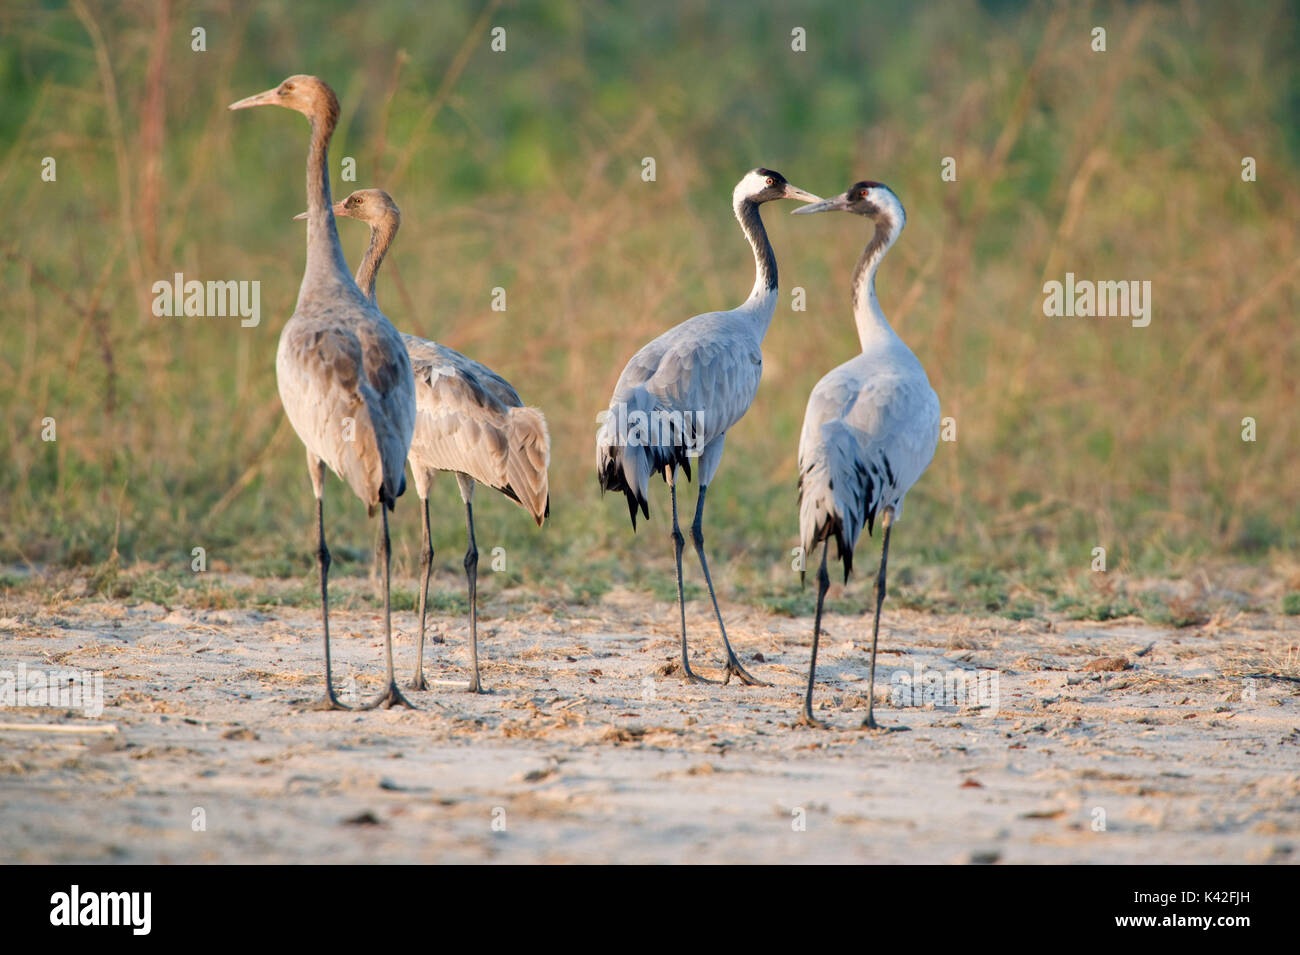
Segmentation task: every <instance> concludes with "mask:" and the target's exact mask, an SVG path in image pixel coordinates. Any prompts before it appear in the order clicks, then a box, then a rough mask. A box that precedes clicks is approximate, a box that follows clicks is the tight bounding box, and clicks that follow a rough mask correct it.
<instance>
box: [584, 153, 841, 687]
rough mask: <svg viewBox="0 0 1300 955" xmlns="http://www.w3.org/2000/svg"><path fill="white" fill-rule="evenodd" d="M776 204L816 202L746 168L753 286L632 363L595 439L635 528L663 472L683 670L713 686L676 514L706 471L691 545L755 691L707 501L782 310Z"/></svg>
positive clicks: (610, 485)
mask: <svg viewBox="0 0 1300 955" xmlns="http://www.w3.org/2000/svg"><path fill="white" fill-rule="evenodd" d="M774 199H800V200H803V201H805V202H813V201H816V199H817V197H816V196H814V195H812V194H811V193H807V192H804V191H803V190H802V189H798V188H796V187H795V186H793V185H791V184H790V183H789V182H788V181H787V180H786V178H785V177H784V176H783V175H781V174H780V173H779V172H776V171H774V170H771V169H764V168H758V169H753V170H750V171H749V172H747V173H746V174H745V175H744V177H743V178H742V179H741V180H740V182H738V183H737V184H736V187H735V189H734V190H733V191H732V195H731V205H732V210H733V211H734V212H735V215H736V219H737V220H738V221H739V222H740V228H741V231H742V232H744V234H745V238H746V239H747V240H748V241H749V244H750V247H751V248H752V249H753V252H754V269H755V278H754V287H753V289H752V291H751V292H750V294H749V298H747V299H746V300H745V302H744V303H743V304H742V305H740V306H739V307H738V308H734V309H731V310H730V311H726V312H706V313H704V314H703V315H696V316H695V317H694V318H690V319H687V320H686V321H685V322H682V323H681V324H680V325H678V326H676V327H675V328H672V329H669V330H668V331H666V332H664V333H663V334H662V335H660V336H659V337H658V338H656V339H655V340H654V341H652V342H650V344H648V345H646V346H645V347H644V348H642V349H641V350H640V351H638V352H637V353H636V354H635V355H634V356H632V360H631V361H629V362H628V363H627V367H625V368H624V369H623V373H622V374H621V375H620V376H619V379H618V383H617V385H615V387H614V395H613V398H612V399H611V400H610V404H609V411H608V412H607V413H605V414H604V415H603V420H602V423H601V426H600V429H599V430H598V432H597V435H596V473H597V476H598V478H599V481H600V487H601V490H602V492H603V491H622V492H623V494H624V495H625V497H626V499H627V507H628V513H629V515H630V517H631V519H632V529H633V530H634V531H635V530H636V520H637V511H638V509H639V510H640V511H641V514H642V515H643V516H644V517H646V518H648V517H649V516H650V506H649V500H648V496H647V494H648V489H649V481H650V476H651V475H652V474H660V475H661V476H662V477H663V479H664V481H665V482H666V483H667V484H668V489H669V496H670V499H671V502H672V519H673V529H672V542H673V555H674V558H675V560H676V565H677V605H678V609H679V611H680V615H681V632H682V648H681V653H682V673H683V676H684V678H685V679H686V680H687V681H688V682H692V683H693V682H712V681H708V680H704V679H703V678H702V677H699V676H697V675H696V674H695V673H694V672H693V671H692V670H691V665H690V659H689V657H688V655H687V648H686V600H685V597H684V595H683V592H682V550H683V548H684V546H685V540H684V538H683V537H682V532H681V527H680V526H679V524H678V518H677V469H678V468H679V467H680V468H681V469H682V471H683V473H684V474H685V475H686V477H687V479H688V480H689V479H690V477H691V469H692V468H696V469H697V477H696V480H697V482H698V484H699V493H698V497H697V499H696V503H695V520H694V522H693V523H692V524H691V540H692V542H693V543H694V544H695V553H696V555H697V556H698V557H699V560H700V568H701V569H702V570H703V571H704V580H705V582H706V583H707V584H708V586H709V597H710V598H711V599H712V601H713V612H714V615H715V616H716V618H717V621H718V630H719V631H720V632H721V634H722V644H723V647H724V648H725V650H726V677H725V679H724V680H723V682H724V683H728V682H730V681H731V678H732V677H733V676H735V677H737V678H739V679H740V681H741V682H742V683H745V684H748V685H759V684H761V682H762V681H760V680H758V679H756V678H755V677H753V676H752V675H751V674H749V673H748V672H747V671H746V670H745V668H744V667H743V666H741V665H740V661H739V660H738V659H737V658H736V654H735V652H734V651H733V650H732V648H731V643H730V642H729V641H728V640H727V630H726V627H725V625H724V624H723V622H722V612H721V611H720V610H719V609H718V597H717V594H716V593H715V591H714V588H713V579H712V577H711V576H710V575H709V564H708V560H707V558H706V557H705V554H704V498H705V494H706V493H707V492H708V489H709V484H710V483H711V482H712V481H713V477H714V475H715V474H716V473H717V470H718V465H719V463H720V462H721V461H722V449H723V444H724V442H725V441H726V437H727V432H728V430H729V429H730V428H731V427H732V425H734V424H735V423H736V422H737V421H739V420H740V419H741V418H742V417H743V416H744V414H745V412H746V411H747V410H749V406H750V404H752V403H753V401H754V396H755V395H756V394H757V393H758V382H759V378H760V377H761V375H762V369H763V353H762V344H763V337H764V336H765V335H766V334H767V329H768V326H769V325H770V324H771V322H772V316H773V314H774V312H775V310H776V302H777V271H776V256H775V255H774V254H773V252H772V244H771V242H769V241H768V238H767V230H766V229H764V227H763V220H762V217H761V216H760V215H759V206H760V205H762V204H763V203H765V202H771V201H772V200H774Z"/></svg>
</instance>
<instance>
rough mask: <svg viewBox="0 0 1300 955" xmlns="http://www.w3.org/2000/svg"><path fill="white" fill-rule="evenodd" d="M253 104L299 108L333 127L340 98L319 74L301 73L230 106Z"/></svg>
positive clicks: (311, 117)
mask: <svg viewBox="0 0 1300 955" xmlns="http://www.w3.org/2000/svg"><path fill="white" fill-rule="evenodd" d="M250 106H283V107H285V108H286V109H293V110H297V111H298V112H300V113H302V114H303V115H304V116H306V117H307V118H308V119H310V120H312V121H313V122H315V121H316V120H318V119H320V120H325V121H326V123H327V124H328V125H329V126H330V127H331V128H332V127H333V125H334V124H335V123H336V122H338V118H339V98H338V97H337V96H335V95H334V91H333V90H332V89H330V88H329V84H328V83H326V82H325V81H324V80H322V79H320V78H319V77H316V76H305V75H303V74H298V75H297V76H291V77H289V78H288V79H287V80H285V81H284V82H282V83H281V84H280V85H279V86H276V87H274V88H273V89H269V90H267V91H266V92H264V93H257V94H256V95H254V96H246V97H244V98H243V99H241V100H239V102H237V103H231V104H230V106H229V107H228V108H229V109H248V108H249V107H250Z"/></svg>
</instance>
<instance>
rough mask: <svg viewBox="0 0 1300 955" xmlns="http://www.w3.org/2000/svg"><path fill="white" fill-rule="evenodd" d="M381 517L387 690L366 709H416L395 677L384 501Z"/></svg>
mask: <svg viewBox="0 0 1300 955" xmlns="http://www.w3.org/2000/svg"><path fill="white" fill-rule="evenodd" d="M379 516H380V519H381V520H382V521H383V522H384V664H385V665H384V682H385V687H386V689H385V690H384V691H383V692H382V693H380V694H379V696H378V697H377V698H376V699H375V700H374V701H373V702H371V703H367V704H366V706H365V707H364V709H367V710H373V709H374V708H375V707H377V706H381V705H382V706H383V707H384V709H390V708H392V707H394V706H397V705H399V704H400V705H402V706H406V707H410V708H411V709H415V708H416V707H415V705H414V704H412V703H411V701H410V700H408V699H407V698H406V697H404V696H402V691H401V690H399V689H398V688H397V680H396V678H395V677H394V676H393V618H392V613H391V607H390V601H389V586H390V583H391V581H390V570H391V564H392V559H393V544H392V541H391V540H390V539H389V537H388V506H387V505H386V504H384V502H383V501H380V502H379Z"/></svg>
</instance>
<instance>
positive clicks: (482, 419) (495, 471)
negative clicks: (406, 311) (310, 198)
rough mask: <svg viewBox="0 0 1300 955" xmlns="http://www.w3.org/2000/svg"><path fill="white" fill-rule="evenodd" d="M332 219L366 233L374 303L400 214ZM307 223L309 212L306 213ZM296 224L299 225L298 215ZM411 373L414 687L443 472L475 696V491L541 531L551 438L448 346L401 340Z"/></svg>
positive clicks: (371, 196) (380, 206) (379, 200)
mask: <svg viewBox="0 0 1300 955" xmlns="http://www.w3.org/2000/svg"><path fill="white" fill-rule="evenodd" d="M334 214H335V215H336V216H346V217H348V218H351V219H358V220H360V221H361V222H364V223H366V224H367V225H369V226H370V246H369V247H368V248H367V249H366V255H365V258H364V259H363V260H362V262H361V265H360V266H359V267H358V268H357V285H358V286H360V288H361V290H362V291H363V292H364V293H365V294H366V296H367V297H368V298H369V299H370V301H372V302H374V301H375V278H376V276H377V275H378V274H379V266H380V265H381V264H382V263H383V261H384V256H385V255H387V254H388V248H389V246H390V245H392V242H393V239H394V238H395V237H396V236H397V230H398V228H399V227H400V226H401V224H402V213H401V211H400V210H399V209H398V208H397V204H396V203H395V202H393V199H392V197H391V196H389V195H388V193H386V192H384V191H383V190H382V189H358V190H357V191H356V192H354V193H352V195H350V196H348V197H347V198H346V199H344V200H342V201H341V202H339V203H338V204H337V205H335V206H334ZM304 215H305V213H304ZM298 218H303V216H302V215H300V216H298ZM402 339H403V341H405V343H406V348H407V351H408V352H409V353H410V356H411V367H412V369H413V371H414V373H415V408H416V416H415V437H414V438H413V439H412V441H411V450H410V453H409V455H408V460H409V461H410V464H411V473H412V474H414V475H415V490H416V493H417V494H419V496H420V502H421V505H422V506H423V508H424V546H423V548H422V554H421V559H422V561H423V566H422V569H423V584H422V586H421V589H420V638H419V646H418V649H417V652H416V658H415V676H414V678H413V679H412V680H411V683H410V686H411V688H412V689H415V690H423V689H427V688H428V684H427V683H426V682H425V679H424V630H425V606H426V603H427V601H428V596H429V574H430V572H431V570H432V567H433V543H432V537H431V533H430V528H429V486H430V484H431V483H432V481H433V478H434V476H435V475H436V474H437V473H438V472H439V471H450V472H452V473H453V474H455V475H456V483H457V484H458V485H459V486H460V496H461V500H463V501H464V502H465V525H466V528H467V530H468V533H469V547H468V549H467V550H466V552H465V561H464V564H465V577H466V580H467V582H468V586H469V628H470V659H471V663H472V671H473V672H472V674H471V676H470V681H469V689H470V692H472V693H479V692H482V683H481V682H480V680H479V667H478V546H477V544H476V543H475V540H474V504H473V499H474V485H475V483H476V482H477V483H479V484H484V485H487V486H488V487H490V488H492V489H494V490H497V491H500V492H501V493H502V494H504V495H505V496H506V497H508V498H510V499H511V500H512V501H514V502H516V503H517V504H519V506H520V507H522V508H523V509H524V510H526V511H528V513H529V514H531V515H532V517H533V520H534V521H536V522H537V526H538V527H541V526H542V522H543V521H545V520H546V518H547V516H549V515H550V513H551V498H550V492H549V490H548V482H547V467H548V466H549V465H550V461H551V438H550V435H549V434H548V432H547V429H546V418H545V416H543V414H542V413H541V411H539V410H538V409H536V408H528V407H525V406H524V403H523V400H522V399H521V398H520V397H519V393H518V392H517V391H515V389H514V387H513V386H511V384H510V382H508V381H506V380H505V379H504V378H502V377H501V376H500V375H498V374H497V373H496V372H494V371H493V370H492V369H490V368H488V367H487V366H486V365H483V364H480V363H479V362H476V361H474V360H473V359H472V358H466V357H465V356H464V355H462V354H461V353H460V352H457V351H453V350H452V349H450V348H447V347H446V346H445V345H439V344H437V343H436V342H430V341H425V340H424V339H423V338H417V337H416V336H414V335H403V336H402Z"/></svg>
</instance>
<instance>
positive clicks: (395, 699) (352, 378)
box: [230, 75, 415, 709]
mask: <svg viewBox="0 0 1300 955" xmlns="http://www.w3.org/2000/svg"><path fill="white" fill-rule="evenodd" d="M250 106H284V107H287V108H288V109H293V110H297V111H298V112H300V113H302V114H303V115H304V116H306V117H307V118H308V119H309V120H310V121H311V148H310V150H309V151H308V153H307V265H306V269H305V270H304V272H303V277H302V285H301V286H300V287H299V289H298V304H297V306H296V307H295V308H294V312H293V316H292V317H291V318H290V319H289V321H288V322H287V323H286V324H285V326H284V330H283V331H282V332H281V333H280V345H279V348H278V350H277V352H276V356H275V373H276V382H277V384H278V385H279V389H280V402H281V403H282V404H283V405H284V410H285V413H286V414H287V415H288V416H289V422H290V423H291V424H292V425H293V429H294V430H295V431H296V432H298V437H299V438H301V439H302V443H303V444H304V445H306V447H307V470H308V471H309V472H310V474H311V483H312V490H313V491H314V492H315V494H316V532H317V539H318V545H317V549H316V555H317V559H318V560H319V563H320V597H321V626H322V629H323V631H324V635H325V696H324V698H323V699H322V700H321V701H320V702H319V703H318V704H317V706H318V707H319V708H322V709H347V708H348V707H345V706H343V704H341V703H340V702H339V700H338V698H337V697H336V696H335V695H334V687H333V683H332V681H331V674H330V631H329V590H328V583H327V581H328V578H329V566H330V552H329V548H328V547H326V545H325V507H324V488H325V466H326V465H328V466H329V467H330V469H331V470H332V471H333V472H334V473H335V474H337V475H338V476H339V477H341V478H342V479H343V480H344V481H346V482H347V484H348V486H349V487H351V488H352V490H353V492H355V493H356V495H357V497H359V498H361V500H362V501H363V502H364V503H365V505H366V508H367V510H368V512H369V513H370V515H371V516H372V517H373V516H374V513H375V509H376V508H378V509H379V513H380V518H381V520H382V522H383V527H384V652H385V662H386V667H387V673H386V680H387V683H386V687H385V689H384V691H383V692H382V693H380V695H379V696H378V697H377V698H376V699H375V700H374V701H373V702H371V703H369V704H367V705H365V706H364V707H363V708H365V709H371V708H373V707H376V706H379V705H380V704H383V705H384V706H393V705H394V704H397V703H401V704H403V705H405V706H410V705H411V704H410V703H409V702H407V700H406V699H405V698H404V697H403V696H402V694H401V691H400V690H398V688H397V682H396V680H394V678H393V631H392V619H391V613H390V606H389V566H390V563H391V560H392V545H391V543H390V541H389V536H388V512H389V511H390V510H392V509H393V505H394V503H395V502H396V500H397V498H398V497H399V496H400V495H401V494H402V492H403V491H404V490H405V489H406V475H405V467H404V463H405V461H406V453H407V450H408V449H409V447H410V445H411V434H412V432H413V431H414V428H415V379H414V378H413V377H412V375H411V361H410V358H409V357H407V354H406V349H405V348H404V347H403V345H402V339H401V336H400V335H398V333H397V329H395V328H394V327H393V326H392V324H391V323H390V322H389V321H388V319H387V318H385V317H384V316H383V314H382V313H381V312H380V311H379V309H377V308H375V306H374V304H373V303H372V302H371V301H370V300H369V299H367V298H366V297H365V295H364V294H362V292H361V289H359V288H358V287H357V283H356V282H354V281H353V279H352V275H351V274H350V273H349V272H348V267H347V262H345V261H344V259H343V250H342V249H341V248H340V246H339V236H338V230H337V229H336V228H335V224H334V211H333V202H332V201H331V199H330V181H329V157H328V152H329V141H330V137H331V136H332V135H333V134H334V126H335V124H336V123H337V122H338V117H339V101H338V97H336V96H335V95H334V91H333V90H332V89H330V88H329V86H327V85H326V84H325V83H324V82H323V81H322V80H320V79H318V78H316V77H314V76H302V75H299V76H291V77H289V78H288V79H287V80H285V81H284V82H282V83H281V84H280V85H279V86H277V87H275V88H274V89H269V90H267V91H266V92H264V93H258V94H257V95H255V96H249V97H247V98H245V99H241V100H240V101H239V102H237V103H232V104H231V105H230V108H231V109H246V108H248V107H250Z"/></svg>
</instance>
